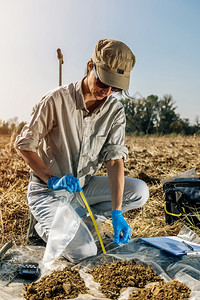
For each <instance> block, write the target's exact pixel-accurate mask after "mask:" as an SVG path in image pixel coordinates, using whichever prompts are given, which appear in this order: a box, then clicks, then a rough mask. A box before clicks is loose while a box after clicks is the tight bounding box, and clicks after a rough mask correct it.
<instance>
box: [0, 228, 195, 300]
mask: <svg viewBox="0 0 200 300" xmlns="http://www.w3.org/2000/svg"><path fill="white" fill-rule="evenodd" d="M179 236H181V237H183V238H185V239H187V240H190V241H193V242H199V238H198V236H196V235H195V234H194V233H193V232H192V231H191V230H189V229H188V228H187V227H186V226H184V227H183V228H182V230H181V232H180V234H179ZM106 249H107V254H106V255H103V254H100V255H98V256H96V257H93V258H91V259H87V260H84V261H82V262H81V263H80V264H79V267H80V274H81V276H82V277H84V279H85V282H86V285H87V286H88V289H89V290H90V292H91V294H92V295H93V296H92V295H89V294H88V295H84V296H80V297H78V298H76V299H77V300H78V299H79V300H81V299H88V300H89V299H102V295H101V293H100V292H99V291H98V285H96V284H95V283H93V280H92V278H91V277H90V276H87V274H86V272H87V269H88V268H89V269H90V268H92V267H93V266H97V265H101V264H105V263H109V262H115V261H117V260H131V259H135V260H136V261H138V262H142V263H144V264H149V265H150V266H151V267H152V268H153V269H154V270H155V271H156V272H157V273H158V274H159V275H161V276H162V277H163V278H164V280H165V281H166V282H168V281H170V280H171V279H170V278H174V279H176V280H179V281H180V282H183V283H186V284H187V285H188V286H189V287H190V288H191V290H192V293H191V297H190V300H197V299H200V271H199V270H200V257H198V256H196V257H191V256H186V255H185V256H182V257H175V256H172V255H170V254H167V253H165V252H164V251H162V250H158V249H156V248H154V247H152V246H150V245H148V244H146V243H143V242H142V241H140V240H138V239H132V240H131V241H130V243H129V244H126V245H122V246H115V245H113V244H112V243H109V244H108V245H107V246H106ZM9 253H10V257H12V261H13V257H14V259H15V261H16V262H17V261H18V262H22V261H23V260H27V259H28V258H29V260H34V261H37V260H38V262H40V261H41V258H42V256H43V254H44V248H43V247H34V246H26V247H25V246H23V247H18V248H15V249H14V250H13V249H10V251H9ZM8 258H9V257H8ZM6 263H7V264H8V265H9V263H10V262H9V259H8V260H7V261H6V262H5V263H4V265H2V267H1V270H0V279H1V280H0V299H1V300H8V299H16V300H17V299H23V296H22V295H23V283H22V281H21V282H20V280H17V279H16V280H15V279H14V280H13V283H10V285H9V286H3V285H4V284H5V283H6V280H5V278H3V277H2V276H1V271H2V272H3V271H4V273H5V269H6V265H5V264H6ZM66 265H69V264H68V263H67V262H65V261H63V260H62V259H61V260H57V261H56V262H55V263H54V265H52V270H53V269H61V268H62V267H64V266H66ZM71 265H72V264H71ZM74 267H75V268H76V266H74ZM8 269H9V268H8ZM42 271H44V270H42ZM43 273H44V272H43ZM127 295H128V293H126V292H124V293H123V294H122V295H121V297H120V298H119V299H121V300H122V299H128V298H127ZM104 299H105V298H104Z"/></svg>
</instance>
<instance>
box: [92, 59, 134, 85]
mask: <svg viewBox="0 0 200 300" xmlns="http://www.w3.org/2000/svg"><path fill="white" fill-rule="evenodd" d="M96 70H97V75H98V77H99V79H100V80H101V81H102V82H103V83H105V84H106V85H108V86H112V87H116V88H118V89H122V90H125V91H128V88H129V80H130V73H129V72H128V74H118V73H117V72H116V71H112V70H110V69H109V70H105V69H103V68H102V66H101V67H100V66H98V64H96Z"/></svg>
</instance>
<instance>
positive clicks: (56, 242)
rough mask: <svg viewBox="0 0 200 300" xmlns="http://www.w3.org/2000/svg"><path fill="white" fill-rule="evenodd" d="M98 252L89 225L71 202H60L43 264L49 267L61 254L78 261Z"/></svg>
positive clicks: (72, 260)
mask: <svg viewBox="0 0 200 300" xmlns="http://www.w3.org/2000/svg"><path fill="white" fill-rule="evenodd" d="M96 254H97V247H96V244H95V241H94V238H93V236H92V234H91V233H90V231H89V229H88V228H87V226H86V225H85V224H84V222H83V221H82V220H81V218H80V217H79V216H78V214H77V213H76V212H75V210H74V209H73V208H72V206H71V205H70V203H68V202H64V203H63V202H60V204H59V206H58V207H57V210H56V213H55V216H54V219H53V222H52V225H51V229H50V232H49V237H48V241H47V246H46V250H45V254H44V258H43V263H42V264H43V266H44V267H45V268H49V267H50V266H51V265H52V264H53V262H54V261H55V260H56V259H57V258H58V257H59V256H60V255H62V256H64V257H65V258H67V259H68V260H70V261H71V262H77V261H80V260H82V259H84V258H86V257H89V256H93V255H96Z"/></svg>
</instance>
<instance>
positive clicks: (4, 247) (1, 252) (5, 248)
mask: <svg viewBox="0 0 200 300" xmlns="http://www.w3.org/2000/svg"><path fill="white" fill-rule="evenodd" d="M12 245H13V243H12V241H9V242H7V243H6V244H5V245H4V246H3V247H2V248H1V249H0V261H1V260H2V258H3V256H4V254H5V253H6V251H8V249H10V248H11V247H12Z"/></svg>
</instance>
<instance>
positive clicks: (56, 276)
mask: <svg viewBox="0 0 200 300" xmlns="http://www.w3.org/2000/svg"><path fill="white" fill-rule="evenodd" d="M84 293H86V287H85V283H84V281H83V279H82V278H81V277H80V275H79V273H78V271H76V270H72V269H71V268H70V267H66V268H65V269H63V270H62V271H54V272H52V273H51V274H50V275H47V276H44V277H43V278H42V279H41V280H40V281H38V282H33V283H31V284H29V285H27V286H26V287H25V294H24V298H25V299H29V300H37V299H53V300H59V299H73V298H76V297H78V295H79V294H84Z"/></svg>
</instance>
